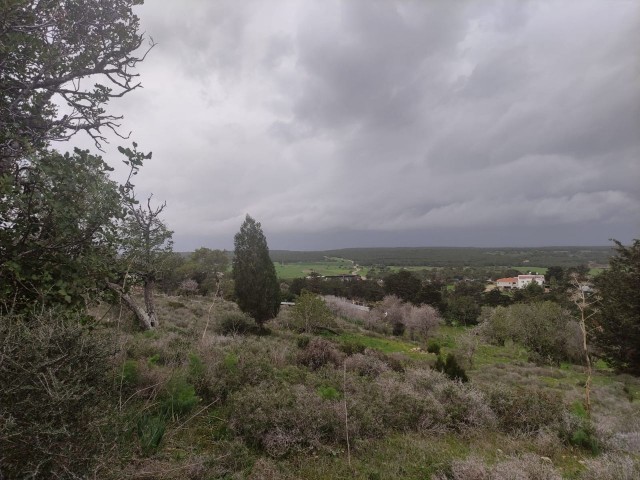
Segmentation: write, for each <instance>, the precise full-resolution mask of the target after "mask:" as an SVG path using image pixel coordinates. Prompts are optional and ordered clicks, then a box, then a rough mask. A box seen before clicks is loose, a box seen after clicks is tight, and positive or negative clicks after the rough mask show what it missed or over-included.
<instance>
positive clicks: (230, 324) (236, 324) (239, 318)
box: [217, 312, 258, 335]
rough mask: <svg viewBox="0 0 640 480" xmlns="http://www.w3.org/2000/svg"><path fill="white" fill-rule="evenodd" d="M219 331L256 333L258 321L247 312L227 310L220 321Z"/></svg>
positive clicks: (235, 333)
mask: <svg viewBox="0 0 640 480" xmlns="http://www.w3.org/2000/svg"><path fill="white" fill-rule="evenodd" d="M217 331H218V332H219V333H222V334H223V335H245V334H248V333H256V332H257V331H258V326H257V325H256V322H255V321H254V320H253V318H251V317H250V316H249V315H247V314H246V313H242V312H225V313H224V314H222V316H221V318H220V320H219V321H218V326H217Z"/></svg>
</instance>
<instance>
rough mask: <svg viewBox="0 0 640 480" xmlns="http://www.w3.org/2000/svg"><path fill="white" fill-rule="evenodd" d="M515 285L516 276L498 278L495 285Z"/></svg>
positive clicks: (515, 286) (508, 286)
mask: <svg viewBox="0 0 640 480" xmlns="http://www.w3.org/2000/svg"><path fill="white" fill-rule="evenodd" d="M517 285H518V278H517V277H507V278H499V279H497V280H496V286H497V287H498V288H517Z"/></svg>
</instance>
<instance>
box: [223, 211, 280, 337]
mask: <svg viewBox="0 0 640 480" xmlns="http://www.w3.org/2000/svg"><path fill="white" fill-rule="evenodd" d="M234 245H235V251H234V257H233V280H234V281H235V293H236V297H237V302H238V306H239V307H240V309H241V310H242V311H243V312H245V313H248V314H249V315H251V316H252V317H253V318H254V319H255V321H256V323H257V324H258V325H260V326H261V327H262V325H263V324H264V322H266V321H267V320H269V319H271V318H274V317H275V316H276V315H277V314H278V310H279V309H280V286H279V285H278V278H277V277H276V269H275V267H274V266H273V262H272V261H271V258H270V257H269V248H268V247H267V239H266V238H265V236H264V234H263V233H262V228H261V226H260V223H257V222H256V221H255V220H254V219H253V218H251V217H250V216H249V215H247V217H246V218H245V220H244V223H243V224H242V226H241V227H240V231H239V232H238V233H236V236H235V239H234Z"/></svg>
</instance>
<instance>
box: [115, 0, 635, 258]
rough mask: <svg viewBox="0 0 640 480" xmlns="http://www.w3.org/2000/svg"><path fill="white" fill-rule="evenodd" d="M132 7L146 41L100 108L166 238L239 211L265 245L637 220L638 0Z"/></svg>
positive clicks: (186, 243)
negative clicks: (119, 130) (128, 154)
mask: <svg viewBox="0 0 640 480" xmlns="http://www.w3.org/2000/svg"><path fill="white" fill-rule="evenodd" d="M138 14H139V16H140V17H141V20H142V23H143V26H144V29H145V30H146V32H147V33H148V35H150V36H152V37H153V38H154V40H156V41H157V42H158V45H157V46H156V48H154V50H153V51H152V52H151V54H150V55H149V57H148V59H147V60H146V61H145V63H144V65H143V66H142V68H141V74H142V79H143V84H144V87H145V88H144V90H142V91H137V92H134V93H132V94H130V95H129V96H127V97H125V98H123V99H122V100H121V101H119V102H117V103H114V104H113V105H112V106H111V107H110V108H111V109H113V110H114V111H116V112H122V113H123V114H124V115H125V119H126V122H125V125H124V127H125V128H126V129H127V130H132V131H133V138H135V139H136V140H137V141H138V142H139V143H140V144H141V146H142V147H143V148H145V149H147V150H152V151H153V152H154V158H153V160H152V161H151V162H149V164H148V165H147V166H146V167H145V169H144V171H143V172H142V173H141V178H140V180H139V186H140V187H141V188H142V189H144V190H145V191H149V192H151V191H152V192H154V194H155V197H156V198H159V199H166V200H167V203H168V208H167V216H166V219H167V221H168V223H169V225H170V227H171V228H172V229H174V230H175V231H176V235H175V239H176V245H177V248H178V249H191V248H194V247H197V246H200V245H206V246H211V247H227V248H229V247H230V246H231V245H232V239H233V234H234V233H235V232H236V231H237V230H238V227H239V225H240V223H241V222H242V219H243V217H244V215H245V214H246V213H250V214H251V215H252V216H254V217H255V218H257V219H258V220H259V221H261V222H262V224H263V226H264V227H265V230H266V232H267V235H268V236H269V238H270V245H271V246H272V247H274V248H278V247H281V248H297V249H305V248H323V247H326V248H330V247H331V248H333V247H347V246H358V245H416V244H420V245H434V244H439V245H478V246H482V245H493V246H500V245H526V244H531V245H540V244H546V245H553V244H567V243H582V244H603V243H606V241H607V239H608V238H609V237H618V238H620V239H622V240H624V241H628V240H629V239H630V238H631V237H633V236H635V237H637V236H638V232H639V230H640V188H639V186H640V135H638V133H639V132H640V67H639V60H638V58H639V57H638V54H637V45H640V4H638V2H635V1H633V0H629V1H616V2H602V1H598V0H596V1H588V0H580V1H578V0H576V1H568V2H557V1H536V2H524V1H523V2H513V1H510V0H495V1H490V0H487V1H483V2H450V1H445V0H442V1H433V2H409V1H404V0H402V1H400V0H399V1H395V2H394V1H370V0H343V1H335V0H326V1H325V0H323V1H312V0H306V1H299V0H289V1H286V0H282V1H274V2H260V1H257V0H253V1H245V2H236V1H233V0H229V1H221V0H218V1H215V2H212V1H208V0H187V1H184V2H153V1H148V3H147V5H145V6H143V7H141V8H140V9H139V11H138ZM116 144H117V142H114V147H115V145H116ZM109 158H111V159H113V161H117V159H116V157H115V156H111V155H110V157H109ZM492 232H493V233H492Z"/></svg>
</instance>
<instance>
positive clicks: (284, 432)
mask: <svg viewBox="0 0 640 480" xmlns="http://www.w3.org/2000/svg"><path fill="white" fill-rule="evenodd" d="M229 405H230V411H231V416H230V426H231V428H232V430H233V431H234V432H235V433H236V434H238V435H241V436H242V437H243V438H244V440H245V441H246V442H247V444H249V445H250V446H253V447H257V448H261V449H263V450H264V451H265V452H266V453H267V454H268V455H270V456H272V457H282V456H285V455H287V454H289V453H292V452H306V451H309V450H318V449H321V448H322V446H323V445H325V444H331V443H334V442H335V440H336V438H339V436H338V435H336V432H337V431H338V430H340V429H341V428H343V424H342V421H341V419H340V418H339V417H338V416H337V415H336V412H335V409H334V407H333V404H332V402H331V401H327V400H323V399H322V398H321V397H320V396H319V395H318V393H317V392H316V391H315V390H312V389H311V388H310V387H308V386H305V385H294V386H290V385H287V384H283V383H275V382H270V383H262V384H260V385H258V386H253V387H248V388H244V389H242V390H240V391H238V392H236V393H235V394H233V395H232V396H231V397H230V400H229Z"/></svg>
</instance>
